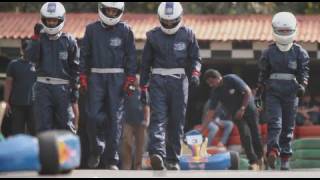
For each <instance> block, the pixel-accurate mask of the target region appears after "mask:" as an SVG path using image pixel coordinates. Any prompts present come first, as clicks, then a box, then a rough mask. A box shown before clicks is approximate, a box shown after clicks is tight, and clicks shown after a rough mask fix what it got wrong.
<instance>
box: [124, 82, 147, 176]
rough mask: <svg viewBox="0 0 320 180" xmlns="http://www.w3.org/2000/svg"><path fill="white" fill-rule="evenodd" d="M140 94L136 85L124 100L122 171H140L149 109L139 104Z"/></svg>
mask: <svg viewBox="0 0 320 180" xmlns="http://www.w3.org/2000/svg"><path fill="white" fill-rule="evenodd" d="M137 79H139V78H137ZM140 93H141V89H140V88H139V85H138V83H136V84H135V90H134V91H133V94H132V96H128V97H127V98H126V100H125V116H124V120H125V122H124V126H123V137H122V149H121V157H122V158H121V160H122V161H121V162H122V169H123V170H130V169H134V170H141V169H142V157H143V153H144V147H145V137H146V133H147V128H148V126H149V123H150V108H149V106H148V105H143V104H142V103H141V101H140Z"/></svg>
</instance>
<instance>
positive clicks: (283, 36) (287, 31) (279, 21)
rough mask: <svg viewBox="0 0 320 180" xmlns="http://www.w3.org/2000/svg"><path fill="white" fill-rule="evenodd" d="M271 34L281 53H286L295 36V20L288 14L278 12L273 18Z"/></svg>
mask: <svg viewBox="0 0 320 180" xmlns="http://www.w3.org/2000/svg"><path fill="white" fill-rule="evenodd" d="M272 30H273V31H272V34H273V37H274V39H275V41H276V44H277V46H278V47H279V49H280V50H281V51H288V50H289V49H290V48H291V46H292V44H293V40H294V38H295V36H296V34H297V20H296V17H295V16H294V15H293V14H292V13H290V12H280V13H277V14H276V15H274V16H273V19H272Z"/></svg>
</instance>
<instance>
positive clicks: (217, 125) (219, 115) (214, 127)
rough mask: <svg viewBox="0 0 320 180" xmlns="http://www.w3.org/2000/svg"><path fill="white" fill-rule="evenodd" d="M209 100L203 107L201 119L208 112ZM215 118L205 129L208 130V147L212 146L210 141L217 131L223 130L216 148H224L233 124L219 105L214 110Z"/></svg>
mask: <svg viewBox="0 0 320 180" xmlns="http://www.w3.org/2000/svg"><path fill="white" fill-rule="evenodd" d="M210 103H211V102H210V100H208V101H207V103H206V104H205V106H204V111H203V118H202V119H204V117H205V116H206V114H207V112H208V110H209V105H210ZM216 111H217V112H216V116H215V117H214V119H212V121H211V122H210V123H209V124H208V126H207V128H208V129H209V134H208V145H209V146H210V145H212V144H211V143H212V141H213V139H214V137H215V136H216V134H217V132H218V131H219V129H223V134H222V137H221V139H220V141H219V142H218V144H217V146H218V147H224V148H225V147H226V145H227V142H228V139H229V137H230V134H231V132H232V129H233V126H234V124H233V122H232V121H231V120H230V118H228V116H227V114H226V113H225V111H224V110H223V107H222V106H221V104H220V105H218V107H217V110H216Z"/></svg>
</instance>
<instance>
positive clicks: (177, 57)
mask: <svg viewBox="0 0 320 180" xmlns="http://www.w3.org/2000/svg"><path fill="white" fill-rule="evenodd" d="M182 12H183V9H182V6H181V4H180V3H179V2H162V3H161V4H160V5H159V8H158V15H159V18H160V24H161V26H160V27H156V28H154V29H152V30H150V31H149V32H147V41H146V44H145V47H144V50H143V57H142V66H141V69H142V70H141V80H140V86H141V89H142V94H141V100H142V102H143V103H144V104H148V103H150V110H151V119H150V126H149V129H148V131H149V145H148V152H149V156H150V160H151V165H152V168H153V169H154V170H163V169H165V166H166V168H167V169H168V170H179V169H180V167H179V156H180V150H181V143H180V140H181V138H182V136H183V129H184V123H185V114H186V106H187V100H188V85H189V83H188V78H187V75H186V71H185V69H186V68H188V67H187V66H188V65H190V64H191V65H192V67H191V68H192V76H191V78H190V79H191V84H192V85H194V86H198V85H199V83H200V80H199V76H200V70H201V58H200V55H199V46H198V43H197V40H196V37H195V34H194V33H193V32H192V30H191V29H190V28H187V27H185V26H181V25H182V21H181V19H182ZM189 69H190V68H189ZM149 93H150V94H149ZM149 98H150V99H149Z"/></svg>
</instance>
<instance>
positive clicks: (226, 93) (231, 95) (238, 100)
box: [200, 69, 264, 170]
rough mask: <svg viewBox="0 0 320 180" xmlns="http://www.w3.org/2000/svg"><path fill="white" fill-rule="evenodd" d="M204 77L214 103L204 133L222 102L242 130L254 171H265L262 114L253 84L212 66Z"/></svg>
mask: <svg viewBox="0 0 320 180" xmlns="http://www.w3.org/2000/svg"><path fill="white" fill-rule="evenodd" d="M204 79H205V80H206V82H207V84H208V85H209V86H210V87H211V88H212V93H211V97H210V100H211V103H210V106H209V111H208V113H207V114H206V116H205V118H204V120H203V123H202V126H201V129H200V132H202V133H203V132H204V130H205V127H207V124H208V123H210V122H211V121H212V119H213V118H214V117H215V114H216V112H217V111H216V108H217V106H218V104H219V102H220V103H221V104H222V106H223V107H224V109H225V110H226V112H227V113H228V114H231V115H232V120H233V122H234V123H235V124H236V125H237V127H238V129H239V133H240V139H241V145H242V147H243V148H244V150H245V153H246V155H247V157H248V159H249V164H250V166H249V169H250V170H263V165H264V162H263V153H264V152H263V146H262V141H261V136H260V132H259V127H258V123H259V114H258V110H257V108H256V106H255V104H254V97H253V95H252V93H251V89H250V87H249V86H248V85H247V84H246V83H245V82H244V81H243V80H242V79H241V78H240V77H239V76H237V75H235V74H228V75H225V76H222V75H221V74H220V72H219V71H217V70H214V69H209V70H207V71H206V72H205V73H204Z"/></svg>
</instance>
